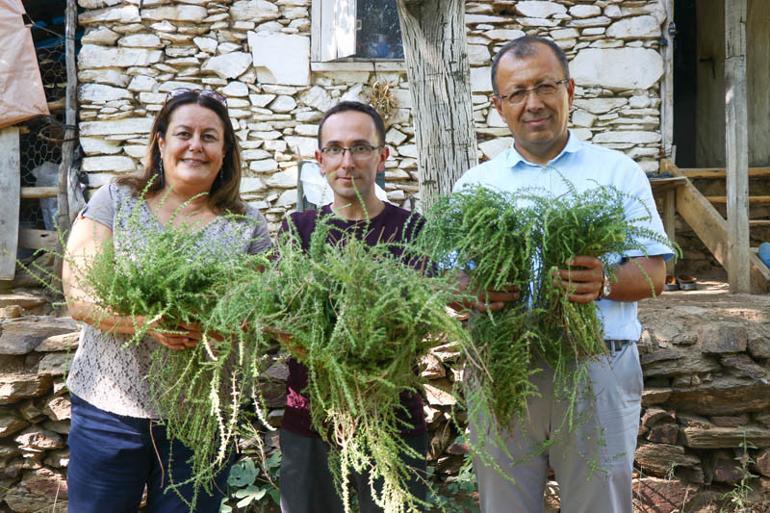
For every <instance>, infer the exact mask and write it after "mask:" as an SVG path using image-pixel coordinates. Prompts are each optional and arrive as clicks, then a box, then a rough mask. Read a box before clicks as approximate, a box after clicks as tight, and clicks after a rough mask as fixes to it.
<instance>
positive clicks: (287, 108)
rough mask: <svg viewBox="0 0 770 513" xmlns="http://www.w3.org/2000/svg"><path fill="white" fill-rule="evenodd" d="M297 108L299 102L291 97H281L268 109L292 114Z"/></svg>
mask: <svg viewBox="0 0 770 513" xmlns="http://www.w3.org/2000/svg"><path fill="white" fill-rule="evenodd" d="M296 106H297V102H296V101H294V98H292V97H291V96H285V95H282V96H279V97H277V98H276V99H275V100H273V102H272V103H271V104H270V106H269V107H268V108H269V109H270V110H272V111H273V112H279V113H282V112H291V111H292V110H294V108H295V107H296Z"/></svg>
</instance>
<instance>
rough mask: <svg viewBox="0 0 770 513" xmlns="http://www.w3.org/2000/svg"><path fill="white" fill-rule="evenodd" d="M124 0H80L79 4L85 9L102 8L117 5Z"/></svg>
mask: <svg viewBox="0 0 770 513" xmlns="http://www.w3.org/2000/svg"><path fill="white" fill-rule="evenodd" d="M121 1H122V0H78V5H79V6H80V7H82V8H83V9H100V8H102V7H109V6H111V5H117V4H119V3H121Z"/></svg>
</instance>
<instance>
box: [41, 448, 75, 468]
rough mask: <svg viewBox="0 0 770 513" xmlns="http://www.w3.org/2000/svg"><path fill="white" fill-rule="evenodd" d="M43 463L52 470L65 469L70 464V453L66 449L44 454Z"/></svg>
mask: <svg viewBox="0 0 770 513" xmlns="http://www.w3.org/2000/svg"><path fill="white" fill-rule="evenodd" d="M44 463H45V464H46V465H47V466H49V467H53V468H66V467H67V465H69V463H70V452H69V451H68V450H66V449H64V450H60V451H51V452H49V453H47V454H46V457H45V460H44Z"/></svg>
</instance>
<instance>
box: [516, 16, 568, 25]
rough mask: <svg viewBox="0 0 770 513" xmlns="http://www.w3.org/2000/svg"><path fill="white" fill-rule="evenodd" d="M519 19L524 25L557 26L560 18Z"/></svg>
mask: <svg viewBox="0 0 770 513" xmlns="http://www.w3.org/2000/svg"><path fill="white" fill-rule="evenodd" d="M517 21H518V22H519V24H520V25H521V26H523V27H555V26H557V25H558V24H559V20H549V19H547V18H519V19H518V20H517Z"/></svg>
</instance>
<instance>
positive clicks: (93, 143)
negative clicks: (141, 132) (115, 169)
mask: <svg viewBox="0 0 770 513" xmlns="http://www.w3.org/2000/svg"><path fill="white" fill-rule="evenodd" d="M80 145H81V146H82V147H83V152H85V154H86V155H89V156H90V155H105V154H107V155H112V154H115V153H120V152H121V151H122V149H121V147H120V146H118V145H117V144H114V143H111V142H110V141H105V140H104V139H102V138H101V137H81V138H80Z"/></svg>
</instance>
